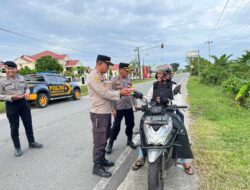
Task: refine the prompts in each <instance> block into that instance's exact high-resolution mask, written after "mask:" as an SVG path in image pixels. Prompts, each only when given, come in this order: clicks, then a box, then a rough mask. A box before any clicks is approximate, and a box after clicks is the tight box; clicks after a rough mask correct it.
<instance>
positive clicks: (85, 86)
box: [81, 85, 89, 96]
mask: <svg viewBox="0 0 250 190" xmlns="http://www.w3.org/2000/svg"><path fill="white" fill-rule="evenodd" d="M81 94H82V96H86V95H88V94H89V93H88V88H87V85H84V86H81Z"/></svg>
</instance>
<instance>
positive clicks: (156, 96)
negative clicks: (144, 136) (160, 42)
mask: <svg viewBox="0 0 250 190" xmlns="http://www.w3.org/2000/svg"><path fill="white" fill-rule="evenodd" d="M172 77H173V69H172V67H171V66H170V65H164V66H161V67H160V68H158V72H157V74H156V79H157V81H156V82H154V84H153V90H152V91H149V94H148V95H147V97H148V99H150V100H151V102H157V103H158V104H166V103H167V102H168V101H169V100H171V101H172V104H174V105H182V104H183V103H182V97H181V94H177V95H175V96H173V89H174V88H175V87H176V83H175V82H174V81H172ZM176 114H177V115H178V116H179V117H180V119H181V121H182V122H183V123H184V115H183V114H182V113H181V111H179V110H177V111H176ZM182 127H183V131H184V132H185V133H186V134H187V132H186V129H185V126H184V124H183V125H182ZM178 141H179V143H180V144H181V145H182V146H181V147H176V148H175V159H178V160H177V162H178V163H179V164H182V165H183V167H184V169H185V172H186V173H187V174H189V175H192V174H193V173H194V171H193V169H192V167H191V164H190V159H193V154H192V151H191V148H190V143H189V140H188V136H187V135H181V136H179V139H178ZM143 165H144V155H143V152H142V150H141V149H140V150H139V156H138V158H137V160H136V161H135V162H134V164H133V167H132V169H133V170H138V169H139V168H140V167H141V166H143Z"/></svg>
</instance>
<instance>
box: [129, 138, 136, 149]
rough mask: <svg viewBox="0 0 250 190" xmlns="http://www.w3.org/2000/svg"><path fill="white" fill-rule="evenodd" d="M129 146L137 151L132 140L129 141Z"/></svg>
mask: <svg viewBox="0 0 250 190" xmlns="http://www.w3.org/2000/svg"><path fill="white" fill-rule="evenodd" d="M127 145H128V146H130V147H131V148H132V149H136V146H135V144H134V143H133V141H132V140H128V142H127Z"/></svg>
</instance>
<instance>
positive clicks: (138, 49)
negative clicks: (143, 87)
mask: <svg viewBox="0 0 250 190" xmlns="http://www.w3.org/2000/svg"><path fill="white" fill-rule="evenodd" d="M135 51H137V57H138V72H139V79H141V59H140V48H139V47H136V49H135Z"/></svg>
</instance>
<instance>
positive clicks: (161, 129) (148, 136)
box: [133, 85, 187, 190]
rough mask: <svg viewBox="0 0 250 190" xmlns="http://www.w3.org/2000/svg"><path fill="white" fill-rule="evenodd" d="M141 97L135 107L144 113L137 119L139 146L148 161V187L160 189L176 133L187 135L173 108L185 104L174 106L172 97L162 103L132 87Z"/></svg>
mask: <svg viewBox="0 0 250 190" xmlns="http://www.w3.org/2000/svg"><path fill="white" fill-rule="evenodd" d="M180 88H181V86H180V85H178V86H176V87H175V89H174V90H173V95H177V94H178V93H180ZM133 96H134V97H135V98H136V99H141V100H142V102H143V104H142V106H141V107H139V108H137V111H142V112H143V113H144V114H143V116H142V118H141V122H140V129H139V131H140V136H141V145H140V146H141V148H142V151H143V154H144V155H145V156H146V157H147V161H148V190H163V188H164V179H165V177H166V175H165V173H166V171H167V170H168V169H169V168H170V167H171V166H172V165H173V164H174V161H175V160H174V159H173V158H174V147H176V146H181V145H180V144H179V143H178V136H179V135H186V134H185V133H184V131H183V130H182V125H184V124H183V123H182V121H181V119H180V117H179V116H178V115H177V114H176V111H177V110H178V109H180V108H187V106H176V105H173V104H172V101H171V100H166V101H165V103H164V104H158V103H157V102H155V101H153V102H150V103H149V102H148V100H147V99H146V98H145V97H144V96H143V94H142V93H140V92H138V91H135V92H134V95H133Z"/></svg>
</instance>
